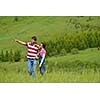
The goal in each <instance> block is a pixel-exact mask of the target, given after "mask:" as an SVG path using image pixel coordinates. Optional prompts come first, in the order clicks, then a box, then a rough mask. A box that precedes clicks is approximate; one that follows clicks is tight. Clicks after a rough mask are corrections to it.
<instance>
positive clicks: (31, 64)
mask: <svg viewBox="0 0 100 100" xmlns="http://www.w3.org/2000/svg"><path fill="white" fill-rule="evenodd" d="M36 66H37V60H36V59H33V58H32V59H30V58H28V72H29V74H30V75H32V78H35V75H36Z"/></svg>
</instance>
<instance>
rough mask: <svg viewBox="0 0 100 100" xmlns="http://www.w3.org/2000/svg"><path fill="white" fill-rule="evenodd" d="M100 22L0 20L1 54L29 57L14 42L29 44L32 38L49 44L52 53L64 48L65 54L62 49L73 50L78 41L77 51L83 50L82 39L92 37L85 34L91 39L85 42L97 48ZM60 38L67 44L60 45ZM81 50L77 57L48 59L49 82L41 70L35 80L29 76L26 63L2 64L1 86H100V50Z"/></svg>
mask: <svg viewBox="0 0 100 100" xmlns="http://www.w3.org/2000/svg"><path fill="white" fill-rule="evenodd" d="M99 22H100V17H96V16H91V17H90V16H85V17H83V16H72V17H71V16H55V17H54V16H50V17H49V16H39V17H37V16H34V17H33V16H32V17H29V16H6V17H5V16H0V51H1V50H4V51H5V50H8V51H9V50H10V49H12V50H15V49H20V50H21V51H22V55H26V52H27V50H26V48H25V47H24V46H22V45H19V44H16V43H15V41H14V39H15V38H17V39H20V40H23V41H30V40H31V37H32V36H33V35H36V36H37V37H38V42H39V43H40V42H41V41H47V43H48V45H47V46H48V47H49V50H50V49H51V50H52V51H53V50H56V49H59V48H60V46H61V47H62V50H61V49H59V51H60V50H61V51H62V53H64V52H63V48H64V47H65V46H66V48H70V49H72V48H71V47H70V46H73V45H72V44H74V42H75V41H76V42H75V43H76V44H75V45H76V48H77V46H78V47H81V46H83V45H84V44H85V42H84V41H82V39H83V38H84V36H83V33H85V32H86V33H89V34H85V35H86V37H87V35H88V38H84V39H83V40H86V39H87V40H88V41H86V43H87V42H89V43H87V44H89V45H90V46H89V47H97V46H99V40H100V34H99V35H97V34H98V33H100V23H99ZM78 33H79V34H78ZM80 33H81V34H80ZM91 33H96V35H94V34H91ZM76 34H77V35H76ZM69 35H70V36H69ZM65 36H66V37H65ZM68 36H69V37H70V38H68ZM72 36H75V37H73V40H71V39H72ZM57 37H58V38H57ZM60 37H62V40H64V41H66V42H65V43H64V41H63V42H61V39H60ZM67 38H68V40H67ZM77 38H78V39H77ZM96 39H98V43H97V40H96ZM51 40H52V42H51V44H49V42H50V41H51ZM56 40H57V41H56ZM58 40H59V41H58ZM70 41H72V44H71V42H70ZM66 43H67V44H66ZM93 43H94V44H93ZM96 43H97V45H95V44H96ZM52 44H54V45H55V46H54V45H53V46H52ZM59 44H60V46H59ZM85 45H86V44H85ZM85 45H84V46H85ZM91 45H93V46H91ZM94 45H95V46H94ZM55 47H57V48H55ZM66 48H64V49H66ZM87 48H88V46H87ZM79 50H80V51H79V53H78V54H71V53H68V52H66V53H65V54H64V56H62V55H61V53H60V52H59V53H58V52H57V54H56V55H55V56H52V55H51V56H48V57H47V59H46V68H47V76H46V78H44V77H42V76H41V75H40V74H39V68H37V76H36V79H35V80H32V79H31V77H30V76H29V75H28V73H27V62H26V61H24V60H23V59H21V61H20V62H0V82H100V75H99V74H100V50H97V48H88V49H85V50H83V49H79ZM53 52H55V51H53ZM55 53H56V52H55ZM47 55H48V53H47Z"/></svg>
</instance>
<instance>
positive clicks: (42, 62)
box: [39, 54, 45, 67]
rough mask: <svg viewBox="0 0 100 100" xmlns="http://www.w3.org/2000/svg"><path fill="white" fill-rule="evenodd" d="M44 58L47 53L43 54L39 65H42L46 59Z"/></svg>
mask: <svg viewBox="0 0 100 100" xmlns="http://www.w3.org/2000/svg"><path fill="white" fill-rule="evenodd" d="M44 59H45V54H43V57H42V60H41V63H40V65H39V67H41V65H42V63H43V61H44Z"/></svg>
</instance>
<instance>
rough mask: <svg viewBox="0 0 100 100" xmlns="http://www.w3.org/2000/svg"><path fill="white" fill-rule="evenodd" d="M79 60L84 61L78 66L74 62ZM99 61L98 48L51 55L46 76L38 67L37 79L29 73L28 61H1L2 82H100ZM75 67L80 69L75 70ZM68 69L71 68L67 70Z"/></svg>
mask: <svg viewBox="0 0 100 100" xmlns="http://www.w3.org/2000/svg"><path fill="white" fill-rule="evenodd" d="M77 61H82V63H79V64H80V65H78V64H77V66H78V67H77V66H76V65H75V64H74V62H76V63H77ZM99 61H100V51H98V50H97V49H96V48H93V49H87V50H85V51H80V52H79V54H76V55H72V54H70V53H69V54H67V55H65V56H58V57H50V58H47V64H46V68H47V76H46V78H44V77H43V76H41V75H40V73H39V68H38V67H37V75H36V79H35V80H32V78H31V77H30V76H29V75H28V73H27V62H24V61H21V62H17V63H9V62H7V63H1V64H0V82H100V75H99V73H100V62H99ZM86 62H88V63H87V64H88V65H86V67H85V66H84V68H83V67H82V66H81V64H84V63H86ZM57 64H59V65H60V67H59V65H58V66H57ZM68 64H69V65H68ZM70 64H72V65H70ZM95 64H96V66H97V67H96V66H95ZM66 65H68V66H66ZM73 65H75V66H73ZM67 67H68V68H67ZM75 67H77V68H78V69H77V70H75ZM95 67H96V68H97V69H96V71H95V70H94V69H95ZM51 68H53V69H54V70H53V71H52V72H50V69H51ZM61 68H62V69H61ZM66 69H67V70H68V69H71V70H69V71H67V70H66ZM80 70H81V73H80Z"/></svg>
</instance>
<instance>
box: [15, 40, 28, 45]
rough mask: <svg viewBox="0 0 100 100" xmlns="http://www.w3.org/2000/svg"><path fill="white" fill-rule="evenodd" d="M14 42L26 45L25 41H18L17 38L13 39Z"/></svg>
mask: <svg viewBox="0 0 100 100" xmlns="http://www.w3.org/2000/svg"><path fill="white" fill-rule="evenodd" d="M15 42H17V43H19V44H22V45H25V46H26V42H23V41H20V40H17V39H15Z"/></svg>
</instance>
